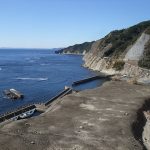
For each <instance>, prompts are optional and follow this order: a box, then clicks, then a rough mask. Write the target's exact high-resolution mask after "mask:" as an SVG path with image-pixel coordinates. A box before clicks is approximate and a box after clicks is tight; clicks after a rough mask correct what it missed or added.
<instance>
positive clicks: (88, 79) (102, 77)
mask: <svg viewBox="0 0 150 150" xmlns="http://www.w3.org/2000/svg"><path fill="white" fill-rule="evenodd" d="M110 77H111V76H105V75H103V76H102V75H97V76H93V77H89V78H85V79H82V80H79V81H75V82H73V83H72V86H75V85H79V84H83V83H87V82H91V81H94V80H99V79H109V78H110Z"/></svg>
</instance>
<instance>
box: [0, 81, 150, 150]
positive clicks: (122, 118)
mask: <svg viewBox="0 0 150 150" xmlns="http://www.w3.org/2000/svg"><path fill="white" fill-rule="evenodd" d="M147 97H150V86H143V85H130V84H128V83H126V82H124V81H110V82H106V83H105V84H104V85H103V86H101V87H98V88H95V89H92V90H85V91H82V92H79V93H74V94H70V95H68V96H65V97H64V98H62V99H61V100H60V99H59V100H58V101H59V102H58V103H57V104H55V105H52V106H51V108H50V109H49V111H48V112H46V113H44V114H42V115H40V116H37V117H34V118H30V119H25V120H20V121H15V122H12V123H9V124H6V125H4V126H1V127H0V150H142V149H143V146H142V145H141V144H140V142H139V141H137V140H136V139H135V135H134V134H133V133H134V132H133V123H134V122H136V119H137V112H138V110H139V109H140V108H141V107H142V106H143V104H144V101H145V99H146V98H147ZM139 138H140V137H139Z"/></svg>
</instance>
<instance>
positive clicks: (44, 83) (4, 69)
mask: <svg viewBox="0 0 150 150" xmlns="http://www.w3.org/2000/svg"><path fill="white" fill-rule="evenodd" d="M82 64H83V61H82V56H77V55H58V54H55V53H54V51H52V50H42V49H41V50H35V49H0V114H2V113H4V112H6V111H11V110H13V109H15V108H18V107H21V106H23V105H27V104H32V103H36V102H37V103H39V102H45V101H47V100H49V99H50V98H52V97H53V96H55V95H56V94H57V93H58V92H60V91H62V90H63V89H64V86H71V84H72V82H73V81H76V80H80V79H83V78H86V77H90V76H93V75H96V74H97V73H96V72H93V71H91V70H88V69H87V68H84V67H82ZM102 82H103V81H101V80H96V81H93V82H90V83H88V84H84V85H80V86H77V87H76V89H77V90H84V89H90V88H94V87H97V86H100V85H101V84H102ZM10 88H14V89H16V90H19V91H20V92H21V93H23V94H24V96H25V97H24V99H22V100H15V101H12V100H10V99H7V98H6V97H5V96H4V94H3V91H4V90H5V89H10Z"/></svg>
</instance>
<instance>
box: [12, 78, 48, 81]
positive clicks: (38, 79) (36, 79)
mask: <svg viewBox="0 0 150 150" xmlns="http://www.w3.org/2000/svg"><path fill="white" fill-rule="evenodd" d="M15 79H17V80H35V81H46V80H48V78H15Z"/></svg>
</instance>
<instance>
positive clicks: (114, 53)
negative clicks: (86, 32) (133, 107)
mask: <svg viewBox="0 0 150 150" xmlns="http://www.w3.org/2000/svg"><path fill="white" fill-rule="evenodd" d="M58 53H67V54H68V53H73V54H85V55H84V57H83V59H84V62H85V63H84V66H85V67H88V68H90V69H93V70H97V71H101V72H105V73H109V74H114V73H122V74H128V75H130V76H137V77H139V76H140V74H141V72H144V74H142V76H143V78H145V77H146V78H147V77H150V73H149V70H150V21H145V22H142V23H139V24H137V25H134V26H132V27H129V28H127V29H122V30H115V31H112V32H110V33H109V34H108V35H106V36H105V37H104V38H102V39H99V40H97V41H95V42H89V43H83V44H77V45H74V46H70V47H68V48H65V49H62V50H60V51H58Z"/></svg>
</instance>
